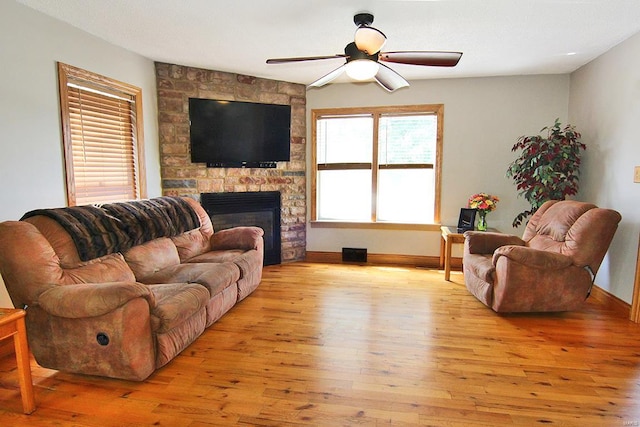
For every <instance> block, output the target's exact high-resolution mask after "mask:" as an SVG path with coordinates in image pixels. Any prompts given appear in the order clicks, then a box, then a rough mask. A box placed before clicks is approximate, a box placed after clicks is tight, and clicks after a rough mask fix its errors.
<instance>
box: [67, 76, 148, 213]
mask: <svg viewBox="0 0 640 427" xmlns="http://www.w3.org/2000/svg"><path fill="white" fill-rule="evenodd" d="M104 79H105V78H102V80H101V81H100V82H97V83H96V82H90V81H86V80H84V79H78V78H76V77H75V76H68V78H67V79H65V81H64V89H65V90H64V91H61V101H63V102H62V107H63V108H62V110H63V111H62V114H63V122H64V126H65V132H63V134H64V136H65V158H66V165H67V171H66V173H67V186H68V187H69V188H68V191H67V193H68V199H69V205H84V204H92V203H108V202H116V201H123V200H133V199H139V198H141V197H142V192H141V185H140V179H139V177H140V170H139V158H140V157H139V153H138V152H137V150H138V141H137V132H138V125H137V123H136V114H137V112H138V109H137V106H136V95H135V94H131V93H126V92H123V91H119V90H118V88H117V87H116V88H112V87H108V86H106V85H105V81H104ZM61 83H62V82H61ZM61 89H62V84H61ZM63 95H64V100H62V98H63Z"/></svg>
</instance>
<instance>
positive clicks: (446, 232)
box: [440, 225, 464, 281]
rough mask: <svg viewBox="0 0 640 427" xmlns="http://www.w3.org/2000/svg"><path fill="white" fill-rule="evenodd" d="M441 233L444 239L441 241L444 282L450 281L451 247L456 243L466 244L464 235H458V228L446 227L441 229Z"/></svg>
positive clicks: (441, 263)
mask: <svg viewBox="0 0 640 427" xmlns="http://www.w3.org/2000/svg"><path fill="white" fill-rule="evenodd" d="M453 230H456V231H453ZM440 231H441V232H442V239H441V240H440V267H444V280H446V281H450V278H451V246H452V245H453V244H454V243H464V234H462V233H458V232H457V228H453V227H449V226H446V225H443V226H442V227H440Z"/></svg>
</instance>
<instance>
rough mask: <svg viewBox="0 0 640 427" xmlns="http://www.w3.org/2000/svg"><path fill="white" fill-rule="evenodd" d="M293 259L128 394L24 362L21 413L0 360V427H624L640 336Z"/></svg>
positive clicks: (399, 274)
mask: <svg viewBox="0 0 640 427" xmlns="http://www.w3.org/2000/svg"><path fill="white" fill-rule="evenodd" d="M451 278H452V280H453V281H452V282H445V281H444V280H443V272H442V271H437V270H424V269H416V268H411V267H388V266H387V267H384V266H378V267H377V266H357V265H338V264H314V263H293V264H285V265H277V266H268V267H266V268H265V272H264V280H263V283H262V284H261V285H260V287H259V288H258V289H257V290H256V291H255V292H254V293H253V294H252V295H251V296H249V297H248V298H247V299H245V300H244V301H242V302H241V303H240V304H239V305H237V306H236V307H234V308H233V309H232V310H231V311H230V312H229V313H227V314H226V315H225V316H224V317H223V318H222V319H221V320H220V321H218V322H217V323H215V324H214V325H213V326H212V327H210V328H209V329H208V330H207V331H206V332H205V333H204V335H202V336H201V337H200V338H199V339H198V340H197V341H196V342H195V343H193V344H192V345H191V346H189V347H188V348H187V349H186V350H185V351H184V352H183V353H182V354H181V355H180V356H178V357H177V358H176V359H174V360H173V361H172V362H171V363H170V364H169V365H167V366H166V367H164V368H162V369H161V370H160V371H158V372H156V373H155V374H153V375H152V376H151V377H150V378H149V379H148V380H147V381H144V382H141V383H136V382H127V381H119V380H112V379H105V378H98V377H89V376H81V375H71V374H66V373H61V372H56V371H53V370H49V369H44V368H41V367H39V366H38V365H37V364H36V363H35V362H32V369H33V376H34V385H35V393H36V402H37V405H38V409H37V410H36V411H35V412H34V413H33V414H32V415H23V414H22V412H21V411H22V407H21V402H20V395H19V389H18V377H17V372H16V369H15V363H14V362H13V360H12V358H11V357H6V358H3V359H1V360H0V425H1V426H27V425H28V426H63V425H64V426H67V425H69V426H95V427H98V426H99V427H105V426H143V425H150V426H151V425H153V426H177V427H181V426H184V427H197V426H224V425H244V426H360V425H362V426H420V425H423V426H506V425H518V426H528V425H532V426H534V425H556V426H637V425H640V326H639V325H637V324H635V323H632V322H630V321H629V320H627V319H626V318H624V317H623V316H621V315H620V314H619V313H616V312H615V311H613V310H612V309H611V307H610V306H607V305H605V304H602V303H601V302H600V301H598V300H595V299H592V300H590V301H589V302H588V303H587V304H586V305H585V308H584V309H583V310H581V311H579V312H573V313H561V314H527V315H508V316H505V315H502V316H501V315H497V314H495V313H494V312H492V311H491V310H490V309H488V308H487V307H485V306H483V305H482V304H480V303H479V302H478V301H477V300H476V299H475V298H474V297H473V296H471V295H470V294H469V293H468V292H467V290H466V288H465V287H464V280H463V276H462V274H461V273H459V272H453V273H452V275H451Z"/></svg>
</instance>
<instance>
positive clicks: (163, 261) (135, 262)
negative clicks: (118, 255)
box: [124, 237, 182, 283]
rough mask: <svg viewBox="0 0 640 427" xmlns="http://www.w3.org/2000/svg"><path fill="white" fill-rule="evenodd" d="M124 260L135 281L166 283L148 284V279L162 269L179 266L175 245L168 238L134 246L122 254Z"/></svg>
mask: <svg viewBox="0 0 640 427" xmlns="http://www.w3.org/2000/svg"><path fill="white" fill-rule="evenodd" d="M124 259H125V260H126V261H127V264H129V267H131V270H133V273H134V274H135V276H136V279H137V280H138V281H140V282H143V283H166V282H159V281H152V282H150V281H149V278H150V277H153V275H154V274H155V273H157V272H158V271H160V270H162V269H164V268H167V267H170V266H175V265H178V264H180V257H179V256H178V250H177V249H176V245H174V244H173V242H172V241H171V239H170V238H168V237H162V238H159V239H155V240H151V241H149V242H147V243H144V244H142V245H138V246H135V247H133V248H131V249H129V250H128V251H127V252H125V253H124ZM173 282H182V280H174V281H173Z"/></svg>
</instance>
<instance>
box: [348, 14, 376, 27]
mask: <svg viewBox="0 0 640 427" xmlns="http://www.w3.org/2000/svg"><path fill="white" fill-rule="evenodd" d="M353 22H354V23H355V24H356V25H357V26H358V27H362V26H363V25H371V24H373V15H372V14H370V13H357V14H356V15H355V16H354V17H353Z"/></svg>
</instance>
